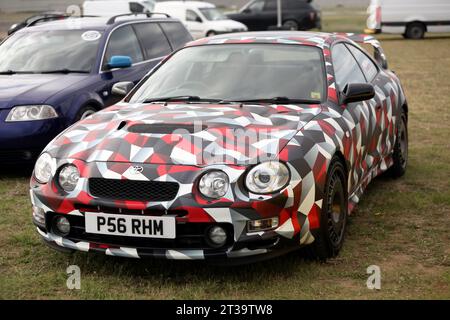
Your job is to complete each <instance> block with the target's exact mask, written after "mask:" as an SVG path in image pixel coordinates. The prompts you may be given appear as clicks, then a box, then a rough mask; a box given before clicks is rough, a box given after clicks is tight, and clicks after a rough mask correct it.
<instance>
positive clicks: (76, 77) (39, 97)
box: [0, 74, 87, 109]
mask: <svg viewBox="0 0 450 320" xmlns="http://www.w3.org/2000/svg"><path fill="white" fill-rule="evenodd" d="M86 77H87V75H85V74H68V75H62V74H15V75H0V109H6V108H11V107H13V106H14V105H24V104H39V103H45V102H46V101H47V100H48V99H49V98H50V97H51V96H53V95H55V94H56V93H58V92H59V91H61V90H63V89H65V88H68V87H70V86H72V85H74V84H75V83H77V82H80V81H83V80H84V79H85V78H86Z"/></svg>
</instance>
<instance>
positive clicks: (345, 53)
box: [332, 43, 366, 90]
mask: <svg viewBox="0 0 450 320" xmlns="http://www.w3.org/2000/svg"><path fill="white" fill-rule="evenodd" d="M332 55H333V66H334V74H335V76H336V83H337V85H338V88H339V89H340V90H343V89H344V88H345V86H346V85H347V84H349V83H361V82H363V83H365V82H366V78H364V75H363V73H362V71H361V69H360V68H359V66H358V63H356V60H355V58H353V56H352V54H351V53H350V51H349V50H348V49H347V48H346V46H345V45H343V44H341V43H340V44H337V45H335V46H334V47H333V50H332Z"/></svg>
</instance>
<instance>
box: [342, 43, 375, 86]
mask: <svg viewBox="0 0 450 320" xmlns="http://www.w3.org/2000/svg"><path fill="white" fill-rule="evenodd" d="M346 46H347V48H348V49H349V50H350V51H351V53H352V54H353V56H354V57H355V59H356V61H358V64H359V66H360V67H361V69H362V71H363V72H364V75H365V76H366V79H367V81H368V82H372V81H373V79H375V77H376V76H377V74H378V68H377V67H376V65H375V64H374V63H373V62H372V60H370V59H369V57H367V56H366V55H365V54H364V53H363V52H362V51H361V50H359V49H358V48H356V47H354V46H352V45H346Z"/></svg>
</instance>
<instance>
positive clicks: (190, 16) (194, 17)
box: [186, 10, 201, 22]
mask: <svg viewBox="0 0 450 320" xmlns="http://www.w3.org/2000/svg"><path fill="white" fill-rule="evenodd" d="M186 21H193V22H200V21H201V18H200V17H199V16H198V14H197V13H196V12H195V11H193V10H186Z"/></svg>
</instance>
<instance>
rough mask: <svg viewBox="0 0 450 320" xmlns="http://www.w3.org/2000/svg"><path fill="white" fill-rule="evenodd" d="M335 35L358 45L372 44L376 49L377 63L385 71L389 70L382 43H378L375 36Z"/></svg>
mask: <svg viewBox="0 0 450 320" xmlns="http://www.w3.org/2000/svg"><path fill="white" fill-rule="evenodd" d="M335 35H337V36H341V37H344V38H347V39H349V40H351V41H353V42H356V43H361V44H370V45H371V46H372V47H373V49H374V53H373V58H374V59H375V61H376V62H378V64H379V65H380V66H381V67H382V68H383V69H387V68H388V62H387V58H386V55H385V54H384V50H383V48H382V47H381V44H380V41H378V40H377V39H376V38H375V37H374V36H371V35H367V34H357V33H335Z"/></svg>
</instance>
